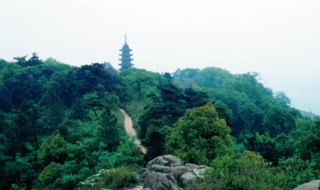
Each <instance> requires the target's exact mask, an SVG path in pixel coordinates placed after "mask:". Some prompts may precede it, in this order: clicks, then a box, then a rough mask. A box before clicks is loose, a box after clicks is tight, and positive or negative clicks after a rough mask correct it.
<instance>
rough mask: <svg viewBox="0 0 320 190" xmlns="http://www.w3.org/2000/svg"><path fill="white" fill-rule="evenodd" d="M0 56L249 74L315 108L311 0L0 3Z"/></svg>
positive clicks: (317, 42) (317, 15)
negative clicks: (125, 51) (123, 59)
mask: <svg viewBox="0 0 320 190" xmlns="http://www.w3.org/2000/svg"><path fill="white" fill-rule="evenodd" d="M0 7H1V11H0V58H2V59H5V60H7V61H13V58H14V57H17V56H24V55H29V56H30V55H31V54H32V53H33V52H36V53H37V54H38V56H39V57H40V58H41V59H47V58H49V57H53V58H54V59H56V60H58V61H61V62H63V63H66V64H70V65H75V66H80V65H85V64H91V63H93V62H100V63H102V62H110V63H111V64H112V65H113V66H115V67H116V68H119V67H118V64H119V60H118V59H119V58H120V57H119V53H120V52H119V49H120V48H121V47H122V45H123V43H124V35H125V34H127V42H128V44H129V46H130V48H131V49H133V52H132V53H133V54H134V55H133V58H134V62H133V63H134V64H135V67H137V68H143V69H146V70H150V71H155V72H160V73H161V72H174V71H175V70H177V69H178V68H180V69H183V68H200V69H202V68H205V67H220V68H223V69H226V70H228V71H230V72H232V73H247V72H257V73H259V74H260V77H261V81H262V82H263V83H264V84H265V86H267V87H269V88H271V89H273V90H274V91H275V92H278V91H283V92H284V93H285V94H286V95H287V96H288V97H289V98H290V99H291V102H292V106H294V107H296V108H298V109H302V110H305V111H312V112H314V113H316V114H319V115H320V85H319V84H317V82H320V75H319V71H320V11H319V10H320V1H319V0H224V1H222V0H0Z"/></svg>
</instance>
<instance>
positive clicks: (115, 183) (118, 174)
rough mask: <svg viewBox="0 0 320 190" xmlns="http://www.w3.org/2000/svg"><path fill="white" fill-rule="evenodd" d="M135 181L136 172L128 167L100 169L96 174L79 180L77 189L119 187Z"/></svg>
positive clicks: (129, 184) (127, 185)
mask: <svg viewBox="0 0 320 190" xmlns="http://www.w3.org/2000/svg"><path fill="white" fill-rule="evenodd" d="M135 183H137V179H136V174H135V173H134V172H133V171H131V170H130V169H129V168H128V167H120V168H114V169H110V170H100V171H99V173H98V174H96V175H94V176H91V177H89V178H88V179H87V180H86V181H84V182H80V187H79V188H78V189H80V190H82V189H101V188H110V189H119V188H124V187H129V186H131V185H132V184H135Z"/></svg>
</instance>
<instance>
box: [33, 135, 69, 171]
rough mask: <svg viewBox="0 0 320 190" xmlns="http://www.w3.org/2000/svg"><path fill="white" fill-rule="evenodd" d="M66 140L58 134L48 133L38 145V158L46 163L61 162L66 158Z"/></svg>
mask: <svg viewBox="0 0 320 190" xmlns="http://www.w3.org/2000/svg"><path fill="white" fill-rule="evenodd" d="M66 147H67V141H66V140H64V138H63V137H62V136H61V135H60V134H52V135H50V136H49V137H48V138H47V139H46V140H45V141H44V142H43V143H42V144H41V146H40V148H39V150H38V158H39V160H40V161H41V162H42V163H43V164H44V165H47V164H48V163H50V162H57V163H63V162H64V161H65V159H66V156H67V152H66Z"/></svg>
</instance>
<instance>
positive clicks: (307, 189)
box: [293, 180, 320, 190]
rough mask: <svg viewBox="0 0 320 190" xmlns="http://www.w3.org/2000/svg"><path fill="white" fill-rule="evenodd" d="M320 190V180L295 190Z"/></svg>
mask: <svg viewBox="0 0 320 190" xmlns="http://www.w3.org/2000/svg"><path fill="white" fill-rule="evenodd" d="M319 189H320V180H313V181H310V182H309V183H305V184H302V185H300V186H298V187H296V188H294V189H293V190H319Z"/></svg>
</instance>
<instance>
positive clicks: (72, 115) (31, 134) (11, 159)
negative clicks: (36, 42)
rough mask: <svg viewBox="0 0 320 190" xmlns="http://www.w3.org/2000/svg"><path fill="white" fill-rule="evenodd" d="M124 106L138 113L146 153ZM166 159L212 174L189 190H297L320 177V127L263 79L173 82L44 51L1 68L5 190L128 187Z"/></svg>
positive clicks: (208, 76) (0, 147) (0, 156)
mask: <svg viewBox="0 0 320 190" xmlns="http://www.w3.org/2000/svg"><path fill="white" fill-rule="evenodd" d="M119 108H123V109H125V110H127V112H128V113H129V115H131V116H132V117H133V120H134V125H135V128H136V129H137V130H138V134H139V137H140V138H141V140H142V143H143V144H144V145H145V146H146V147H147V150H148V151H147V154H146V155H144V154H143V153H142V152H141V151H140V150H139V148H138V147H136V145H135V144H134V139H132V138H130V137H128V135H127V134H126V133H125V131H124V129H123V127H122V126H123V118H122V115H121V113H120V112H119ZM163 154H173V155H176V156H178V157H180V158H182V159H183V160H184V161H186V162H190V163H196V164H206V165H210V166H212V168H213V170H212V171H210V172H209V173H208V176H207V177H206V178H205V179H203V180H200V181H197V183H196V184H194V185H191V186H188V187H186V189H188V188H189V189H292V188H293V187H295V186H296V185H298V184H301V183H304V182H307V181H310V180H312V179H319V178H320V169H319V168H320V160H319V158H320V120H319V119H318V118H305V117H303V116H302V115H301V114H300V112H299V111H298V110H296V109H294V108H292V107H291V106H290V100H289V98H288V97H286V96H285V94H284V93H274V92H273V91H272V90H271V89H268V88H266V87H264V86H263V85H262V84H261V83H260V82H259V80H258V75H257V74H252V73H246V74H239V75H233V74H231V73H229V72H228V71H226V70H223V69H220V68H206V69H203V70H199V69H184V70H180V71H178V72H176V73H174V74H173V75H171V74H169V73H165V74H163V75H162V74H159V73H153V72H149V71H146V70H143V69H136V68H129V69H123V70H120V71H117V70H115V69H113V68H112V67H110V65H108V64H100V63H94V64H89V65H84V66H81V67H73V66H69V65H66V64H63V63H60V62H58V61H56V60H54V59H52V58H49V59H47V60H45V61H43V60H41V59H40V58H39V57H38V56H37V55H36V54H33V55H32V56H31V57H30V58H27V57H16V58H15V61H14V62H7V61H5V60H0V189H90V188H91V189H101V188H111V189H120V188H122V187H125V186H130V184H134V183H138V182H139V179H137V178H136V177H135V176H136V175H135V173H136V172H138V171H139V170H140V169H141V168H142V167H143V165H144V163H145V162H146V161H149V160H151V159H152V158H154V157H156V156H159V155H163ZM103 169H107V170H106V171H108V172H107V173H105V174H104V175H103V177H102V179H100V180H98V181H95V182H94V183H93V184H89V185H88V184H86V183H83V182H84V181H85V180H86V179H87V178H88V177H90V176H92V175H94V174H96V173H98V172H99V171H102V170H103Z"/></svg>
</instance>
